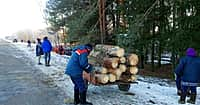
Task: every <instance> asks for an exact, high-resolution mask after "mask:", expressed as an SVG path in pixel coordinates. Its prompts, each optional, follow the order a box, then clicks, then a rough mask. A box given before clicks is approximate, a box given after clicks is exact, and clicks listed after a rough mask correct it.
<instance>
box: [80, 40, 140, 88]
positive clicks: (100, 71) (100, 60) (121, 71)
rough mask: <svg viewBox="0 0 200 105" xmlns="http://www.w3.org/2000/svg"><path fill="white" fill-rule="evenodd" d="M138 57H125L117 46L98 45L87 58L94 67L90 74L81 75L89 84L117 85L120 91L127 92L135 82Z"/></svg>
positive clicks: (134, 55)
mask: <svg viewBox="0 0 200 105" xmlns="http://www.w3.org/2000/svg"><path fill="white" fill-rule="evenodd" d="M138 60H139V59H138V56H137V55H136V54H127V55H125V50H124V49H123V48H120V47H119V46H113V45H103V44H98V45H96V46H95V48H94V50H93V51H92V52H91V54H90V56H89V63H91V64H92V65H93V66H94V70H93V71H92V73H90V74H89V73H86V72H84V73H83V77H84V78H85V80H87V81H89V82H90V83H91V84H94V85H97V86H101V85H118V87H119V89H120V90H122V91H128V90H129V88H130V84H131V83H137V82H136V79H137V77H136V74H137V73H138V68H137V64H138Z"/></svg>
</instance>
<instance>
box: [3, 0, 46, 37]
mask: <svg viewBox="0 0 200 105" xmlns="http://www.w3.org/2000/svg"><path fill="white" fill-rule="evenodd" d="M45 1H46V0H1V1H0V37H3V36H5V35H10V34H12V33H14V32H16V31H18V30H23V29H33V30H35V29H39V28H44V27H45V26H46V24H45V20H44V19H43V16H42V12H41V9H42V8H44V6H45Z"/></svg>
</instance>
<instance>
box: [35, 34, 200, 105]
mask: <svg viewBox="0 0 200 105" xmlns="http://www.w3.org/2000/svg"><path fill="white" fill-rule="evenodd" d="M92 49H93V47H92V45H91V44H85V45H80V46H77V47H75V48H74V49H73V51H72V55H71V57H70V59H69V62H68V63H67V67H66V70H65V74H67V75H69V76H70V78H71V80H72V82H73V84H74V104H75V105H77V104H81V105H93V104H92V103H90V102H87V101H86V94H87V87H86V84H85V81H84V79H83V76H82V75H83V71H86V72H87V73H90V72H91V71H92V70H93V67H92V65H91V64H89V63H88V55H89V54H90V52H91V51H92ZM51 50H52V45H51V43H50V41H49V40H48V38H47V37H44V38H43V42H41V39H39V38H38V39H37V45H36V56H38V64H39V65H41V64H42V63H41V62H40V58H41V55H43V54H44V57H45V65H46V66H50V59H51ZM174 73H175V74H176V85H177V94H178V95H180V99H179V101H178V103H180V104H185V99H186V97H187V96H189V97H190V99H189V100H187V102H188V103H191V104H195V101H196V96H197V87H198V86H199V83H200V57H198V56H197V52H196V51H195V49H194V48H188V49H187V50H186V56H184V57H182V58H181V59H180V61H179V64H178V65H177V67H176V69H175V71H174Z"/></svg>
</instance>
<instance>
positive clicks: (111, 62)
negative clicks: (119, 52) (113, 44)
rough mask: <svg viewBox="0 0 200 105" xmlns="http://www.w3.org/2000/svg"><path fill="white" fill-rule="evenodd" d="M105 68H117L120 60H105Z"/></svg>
mask: <svg viewBox="0 0 200 105" xmlns="http://www.w3.org/2000/svg"><path fill="white" fill-rule="evenodd" d="M103 62H104V63H103V66H104V67H106V68H117V66H118V64H119V58H116V57H114V58H104V61H103Z"/></svg>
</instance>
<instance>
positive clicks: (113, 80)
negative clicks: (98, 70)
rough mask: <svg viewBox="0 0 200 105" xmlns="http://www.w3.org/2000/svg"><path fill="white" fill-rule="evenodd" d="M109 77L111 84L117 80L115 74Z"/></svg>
mask: <svg viewBox="0 0 200 105" xmlns="http://www.w3.org/2000/svg"><path fill="white" fill-rule="evenodd" d="M108 76H109V82H115V81H116V79H117V78H116V76H115V75H114V74H108Z"/></svg>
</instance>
